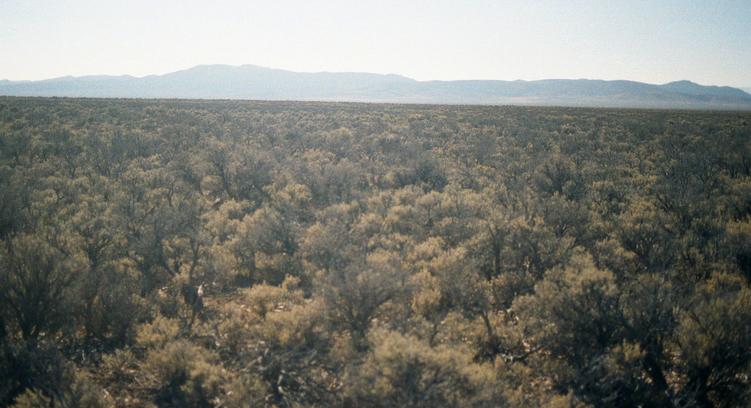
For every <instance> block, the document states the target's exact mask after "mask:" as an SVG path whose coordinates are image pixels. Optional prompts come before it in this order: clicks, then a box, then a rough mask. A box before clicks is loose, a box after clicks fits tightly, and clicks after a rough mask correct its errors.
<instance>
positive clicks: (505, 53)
mask: <svg viewBox="0 0 751 408" xmlns="http://www.w3.org/2000/svg"><path fill="white" fill-rule="evenodd" d="M198 64H233V65H238V64H256V65H263V66H268V67H275V68H284V69H290V70H297V71H366V72H377V73H399V74H403V75H407V76H409V77H412V78H416V79H421V80H426V79H506V80H514V79H529V80H532V79H541V78H600V79H631V80H637V81H644V82H650V83H663V82H668V81H673V80H679V79H689V80H693V81H696V82H699V83H702V84H718V85H732V86H746V87H751V0H737V1H721V0H715V1H690V0H682V1H677V0H675V1H641V0H617V1H616V0H614V1H605V0H600V1H578V0H568V1H565V0H560V1H552V0H551V1H539V2H532V1H500V0H496V1H492V0H431V1H427V0H426V1H409V0H401V1H398V0H378V1H371V0H360V1H357V0H332V1H320V2H316V1H312V0H308V1H293V0H274V1H239V0H238V1H222V0H214V1H209V0H205V1H188V0H174V1H172V0H168V1H159V0H150V1H148V0H128V1H125V0H124V1H117V2H115V1H104V0H56V1H52V0H51V1H36V0H23V1H21V0H0V78H6V79H13V80H18V79H42V78H50V77H56V76H63V75H85V74H131V75H137V76H141V75H147V74H153V73H157V74H159V73H166V72H170V71H175V70H178V69H183V68H188V67H191V66H194V65H198Z"/></svg>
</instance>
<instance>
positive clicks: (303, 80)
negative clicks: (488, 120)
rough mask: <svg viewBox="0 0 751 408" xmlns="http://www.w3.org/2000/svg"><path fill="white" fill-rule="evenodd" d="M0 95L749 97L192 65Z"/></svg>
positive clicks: (728, 100)
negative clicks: (158, 72) (163, 71)
mask: <svg viewBox="0 0 751 408" xmlns="http://www.w3.org/2000/svg"><path fill="white" fill-rule="evenodd" d="M0 95H10V96H71V97H118V98H187V99H264V100H320V101H351V102H396V103H432V104H486V105H499V104H503V105H508V104H517V105H562V106H591V107H620V108H622V107H631V108H689V109H742V110H751V95H749V94H747V93H745V92H743V91H741V90H739V89H736V88H730V87H718V86H704V85H699V84H697V83H694V82H692V81H689V80H680V81H674V82H669V83H666V84H663V85H652V84H646V83H641V82H636V81H627V80H616V81H604V80H598V79H546V80H537V81H496V80H464V81H417V80H414V79H411V78H408V77H405V76H402V75H398V74H385V75H384V74H373V73H364V72H295V71H287V70H282V69H275V68H267V67H262V66H258V65H252V64H245V65H224V64H208V65H197V66H194V67H192V68H188V69H184V70H180V71H176V72H171V73H167V74H163V75H149V76H145V77H132V76H87V77H62V78H55V79H54V80H45V81H4V82H0Z"/></svg>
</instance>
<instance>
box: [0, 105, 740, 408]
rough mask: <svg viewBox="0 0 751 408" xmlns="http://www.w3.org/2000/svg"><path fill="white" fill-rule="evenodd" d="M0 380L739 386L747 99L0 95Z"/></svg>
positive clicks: (33, 388)
mask: <svg viewBox="0 0 751 408" xmlns="http://www.w3.org/2000/svg"><path fill="white" fill-rule="evenodd" d="M0 189H2V194H1V195H0V241H1V242H0V267H1V268H2V269H1V270H0V377H1V378H2V379H3V380H2V381H1V382H0V383H1V384H0V405H12V404H15V405H16V406H19V407H25V406H40V405H44V406H55V407H58V406H59V407H89V406H112V405H115V406H123V407H135V406H174V407H178V406H179V407H211V406H223V407H241V406H278V407H291V406H321V407H323V406H374V407H376V406H383V407H391V406H421V407H435V406H519V407H526V406H552V407H558V406H560V407H563V406H566V407H569V406H588V405H591V406H645V407H646V406H682V407H683V406H699V407H709V406H717V407H727V406H737V405H740V404H742V403H744V401H747V400H748V399H749V398H751V388H749V387H750V385H751V384H750V381H751V379H749V375H750V374H751V366H750V365H749V364H751V289H749V281H750V280H751V115H749V114H741V113H708V112H707V113H705V112H669V111H638V110H623V111H618V110H590V109H564V108H524V107H449V106H442V107H438V106H432V107H423V106H397V105H359V104H327V103H284V102H268V103H256V102H224V101H214V102H198V101H135V100H76V99H22V98H4V99H0Z"/></svg>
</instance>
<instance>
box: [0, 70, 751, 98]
mask: <svg viewBox="0 0 751 408" xmlns="http://www.w3.org/2000/svg"><path fill="white" fill-rule="evenodd" d="M210 66H227V67H234V68H239V67H243V66H255V67H259V68H265V69H273V70H280V71H288V72H295V73H306V74H319V73H358V74H359V73H362V74H375V75H397V76H401V77H404V78H408V79H412V80H416V81H419V82H430V81H446V82H450V81H507V82H512V81H526V82H532V81H539V80H604V81H632V82H641V83H645V84H650V85H664V84H667V83H670V82H679V81H690V82H694V83H697V84H699V85H704V86H730V87H734V88H737V89H740V90H742V91H744V92H747V93H749V94H751V87H746V86H732V85H724V84H714V83H701V82H697V81H694V80H692V79H690V78H676V79H673V80H670V81H667V82H659V83H658V82H643V81H636V80H633V79H629V78H615V79H603V78H587V77H582V78H573V77H572V78H557V77H550V78H539V79H521V78H456V79H449V80H446V79H432V78H425V79H418V78H413V77H410V76H408V75H404V74H401V73H399V72H372V71H332V70H319V71H309V70H291V69H287V68H284V67H269V66H262V65H258V64H253V63H244V64H223V63H205V64H197V65H193V66H189V67H180V68H176V69H173V70H169V71H165V72H157V73H151V74H142V75H133V74H129V73H118V74H108V73H98V72H92V73H88V74H82V75H69V74H67V75H60V76H55V77H49V78H40V79H31V80H29V79H8V78H1V77H0V81H3V80H9V81H12V82H23V81H31V82H33V81H47V80H55V79H61V78H70V77H73V78H82V77H95V76H108V77H118V76H125V77H131V78H137V79H140V78H146V77H150V76H162V75H168V74H172V73H176V72H181V71H188V70H190V69H193V68H197V67H210Z"/></svg>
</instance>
